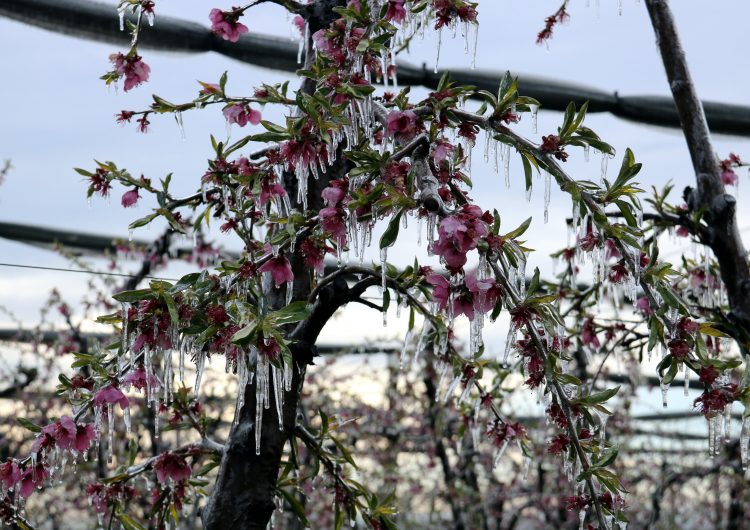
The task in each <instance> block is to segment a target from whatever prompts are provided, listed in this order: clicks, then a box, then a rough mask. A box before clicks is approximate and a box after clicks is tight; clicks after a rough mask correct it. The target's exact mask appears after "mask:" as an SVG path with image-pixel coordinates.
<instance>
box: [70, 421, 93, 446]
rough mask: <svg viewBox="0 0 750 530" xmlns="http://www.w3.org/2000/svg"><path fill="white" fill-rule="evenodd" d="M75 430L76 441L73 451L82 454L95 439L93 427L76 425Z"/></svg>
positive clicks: (89, 424) (90, 425)
mask: <svg viewBox="0 0 750 530" xmlns="http://www.w3.org/2000/svg"><path fill="white" fill-rule="evenodd" d="M76 429H77V430H76V441H75V443H74V444H73V449H75V450H76V451H78V452H79V453H83V452H85V451H87V450H88V448H89V447H90V446H91V442H92V441H93V440H94V438H95V437H96V431H94V426H93V425H92V424H91V423H87V424H85V425H78V426H77V428H76Z"/></svg>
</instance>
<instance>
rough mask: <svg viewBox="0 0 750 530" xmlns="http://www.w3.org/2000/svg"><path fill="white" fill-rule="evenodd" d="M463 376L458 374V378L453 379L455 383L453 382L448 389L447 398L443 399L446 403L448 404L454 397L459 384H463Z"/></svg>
mask: <svg viewBox="0 0 750 530" xmlns="http://www.w3.org/2000/svg"><path fill="white" fill-rule="evenodd" d="M461 379H462V376H461V374H458V375H457V376H456V377H454V378H453V381H451V384H450V385H449V386H448V389H447V390H446V391H445V397H444V398H443V402H444V403H448V401H449V400H450V398H451V397H452V396H453V392H455V391H456V387H458V384H459V383H460V382H461Z"/></svg>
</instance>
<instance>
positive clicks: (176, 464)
mask: <svg viewBox="0 0 750 530" xmlns="http://www.w3.org/2000/svg"><path fill="white" fill-rule="evenodd" d="M154 471H155V472H156V479H157V480H158V481H159V482H160V483H162V484H165V483H167V482H168V481H169V480H172V481H174V482H180V481H182V480H187V479H189V478H190V473H191V470H190V466H189V465H188V463H187V462H186V461H185V459H184V458H183V457H181V456H179V455H176V454H174V453H162V454H161V455H159V457H158V458H157V459H156V461H155V462H154Z"/></svg>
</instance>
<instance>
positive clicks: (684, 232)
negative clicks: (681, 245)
mask: <svg viewBox="0 0 750 530" xmlns="http://www.w3.org/2000/svg"><path fill="white" fill-rule="evenodd" d="M675 234H677V237H690V230H688V228H687V227H686V226H682V225H680V226H678V227H677V230H675Z"/></svg>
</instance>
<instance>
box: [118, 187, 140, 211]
mask: <svg viewBox="0 0 750 530" xmlns="http://www.w3.org/2000/svg"><path fill="white" fill-rule="evenodd" d="M140 198H141V196H140V195H139V194H138V187H137V186H136V187H134V188H133V189H132V190H128V191H126V192H125V193H123V194H122V199H121V200H120V202H121V203H122V207H123V208H130V207H131V206H135V205H136V203H137V202H138V199H140Z"/></svg>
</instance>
